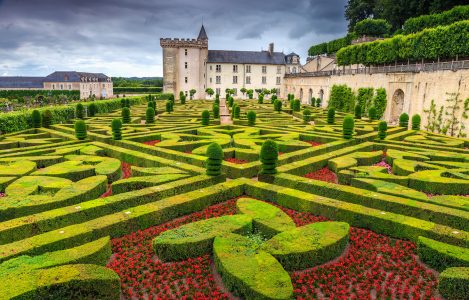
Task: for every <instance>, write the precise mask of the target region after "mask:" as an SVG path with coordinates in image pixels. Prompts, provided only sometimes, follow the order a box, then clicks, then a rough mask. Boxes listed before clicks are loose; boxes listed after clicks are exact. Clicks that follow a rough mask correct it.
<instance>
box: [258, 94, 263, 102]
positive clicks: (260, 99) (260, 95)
mask: <svg viewBox="0 0 469 300" xmlns="http://www.w3.org/2000/svg"><path fill="white" fill-rule="evenodd" d="M257 103H259V104H262V103H264V94H259V100H258V101H257Z"/></svg>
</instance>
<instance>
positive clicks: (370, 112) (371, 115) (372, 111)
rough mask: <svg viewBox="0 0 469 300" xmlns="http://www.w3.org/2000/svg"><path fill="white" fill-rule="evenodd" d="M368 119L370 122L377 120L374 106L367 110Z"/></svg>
mask: <svg viewBox="0 0 469 300" xmlns="http://www.w3.org/2000/svg"><path fill="white" fill-rule="evenodd" d="M368 118H369V119H370V120H371V121H374V120H376V119H377V114H376V108H375V107H374V106H372V107H370V109H369V110H368Z"/></svg>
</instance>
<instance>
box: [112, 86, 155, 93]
mask: <svg viewBox="0 0 469 300" xmlns="http://www.w3.org/2000/svg"><path fill="white" fill-rule="evenodd" d="M113 90H114V94H125V93H160V92H162V91H163V87H161V86H145V87H133V86H119V87H116V86H115V87H114V88H113Z"/></svg>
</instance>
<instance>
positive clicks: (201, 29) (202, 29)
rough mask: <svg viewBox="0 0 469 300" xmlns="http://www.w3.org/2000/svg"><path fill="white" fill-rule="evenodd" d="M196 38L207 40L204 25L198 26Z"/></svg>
mask: <svg viewBox="0 0 469 300" xmlns="http://www.w3.org/2000/svg"><path fill="white" fill-rule="evenodd" d="M197 39H198V40H208V36H207V33H206V32H205V27H204V25H203V24H202V27H201V28H200V32H199V36H198V37H197Z"/></svg>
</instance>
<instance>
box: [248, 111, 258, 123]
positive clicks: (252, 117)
mask: <svg viewBox="0 0 469 300" xmlns="http://www.w3.org/2000/svg"><path fill="white" fill-rule="evenodd" d="M247 117H248V125H249V126H254V125H256V112H254V111H252V110H250V111H248V113H247Z"/></svg>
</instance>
